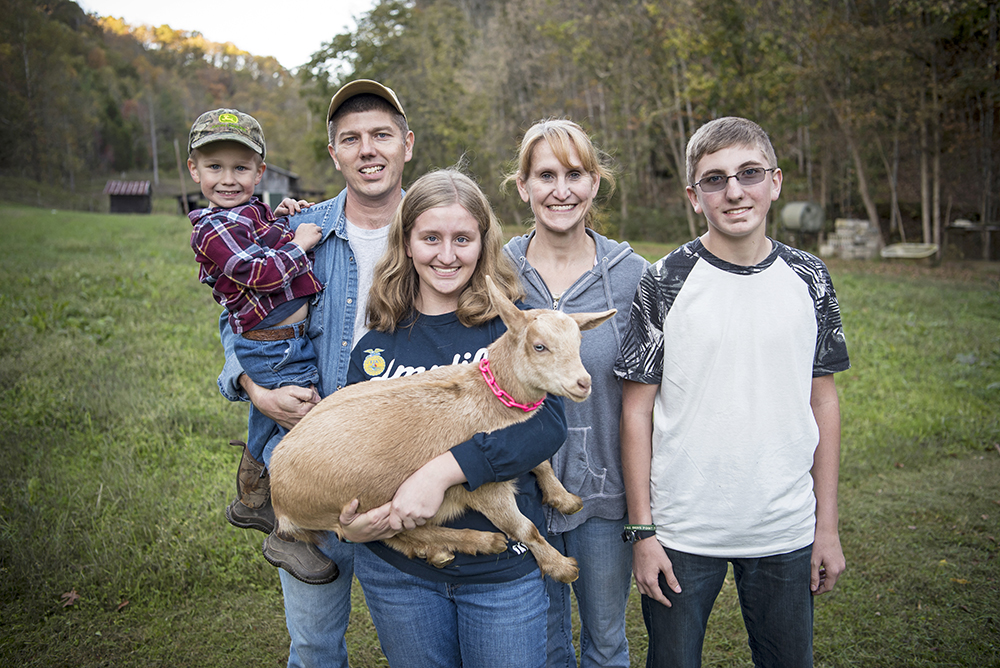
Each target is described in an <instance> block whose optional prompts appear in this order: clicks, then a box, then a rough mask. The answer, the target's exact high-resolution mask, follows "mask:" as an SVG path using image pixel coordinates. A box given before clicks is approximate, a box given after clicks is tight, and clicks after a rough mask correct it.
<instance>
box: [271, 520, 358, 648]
mask: <svg viewBox="0 0 1000 668" xmlns="http://www.w3.org/2000/svg"><path fill="white" fill-rule="evenodd" d="M320 548H321V549H322V550H323V553H324V554H326V556H328V557H330V558H331V559H333V560H334V561H335V562H336V563H337V568H339V569H340V576H339V577H338V578H337V579H336V580H334V581H333V582H331V583H329V584H325V585H311V584H306V583H305V582H302V581H300V580H296V579H295V578H294V577H292V576H291V575H289V574H288V572H287V571H285V570H284V569H279V570H278V572H279V573H280V575H281V591H282V594H284V597H285V624H287V626H288V635H289V636H290V637H291V646H290V647H289V652H288V668H347V643H346V642H345V641H344V634H345V633H346V632H347V622H348V619H349V617H350V614H351V581H352V580H353V579H354V578H353V575H354V551H355V546H354V545H352V544H349V543H341V542H339V541H338V540H337V537H336V536H335V535H334V534H332V533H328V534H326V540H325V542H324V543H323V544H321V545H320ZM357 551H358V552H367V551H368V550H366V549H365V548H363V547H359V548H357Z"/></svg>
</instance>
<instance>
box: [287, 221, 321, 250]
mask: <svg viewBox="0 0 1000 668" xmlns="http://www.w3.org/2000/svg"><path fill="white" fill-rule="evenodd" d="M322 238H323V230H322V229H320V226H319V225H316V224H315V223H302V224H301V225H299V226H298V227H296V228H295V238H294V239H292V241H293V242H294V243H296V244H298V246H299V247H300V248H302V250H304V251H307V250H309V249H311V248H312V247H313V246H315V245H316V244H318V243H319V240H320V239H322Z"/></svg>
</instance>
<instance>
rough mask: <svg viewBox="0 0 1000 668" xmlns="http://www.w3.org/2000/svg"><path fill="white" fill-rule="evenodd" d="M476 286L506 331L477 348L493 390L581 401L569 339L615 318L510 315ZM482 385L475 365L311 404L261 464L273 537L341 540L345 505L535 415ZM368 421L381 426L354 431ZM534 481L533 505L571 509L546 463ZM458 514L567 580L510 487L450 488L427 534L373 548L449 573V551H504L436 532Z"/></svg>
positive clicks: (528, 399)
mask: <svg viewBox="0 0 1000 668" xmlns="http://www.w3.org/2000/svg"><path fill="white" fill-rule="evenodd" d="M487 282H488V284H489V290H490V299H491V301H492V303H493V305H494V307H496V309H497V310H498V311H499V313H500V317H501V318H502V319H503V322H504V323H505V324H506V325H507V332H506V333H504V334H503V335H502V336H501V337H500V338H498V339H497V340H496V341H494V342H493V343H492V344H491V345H490V346H489V347H488V349H487V350H488V359H489V371H492V373H493V377H494V378H495V379H496V385H498V386H499V387H500V388H503V390H505V391H506V392H507V393H509V395H511V397H512V398H513V399H514V400H515V401H517V402H519V403H521V404H526V405H530V404H532V403H534V402H536V401H538V400H539V399H541V398H542V397H543V396H544V395H545V393H547V392H548V393H552V394H557V395H561V396H565V397H569V398H570V399H572V400H573V401H583V400H585V399H586V398H587V397H588V396H590V374H588V373H587V370H586V369H585V368H584V367H583V363H582V362H581V361H580V340H581V335H580V330H584V329H591V328H594V327H597V326H598V325H600V324H601V323H602V322H604V321H605V320H607V319H608V318H610V317H611V316H613V315H614V314H615V311H614V310H610V311H605V312H603V313H576V314H572V315H567V314H563V313H559V312H556V311H549V310H543V309H538V310H531V311H521V310H519V309H518V308H517V307H516V306H515V305H514V304H513V303H511V302H510V301H509V300H508V299H506V298H505V297H504V296H503V295H502V294H501V293H500V292H499V291H498V290H497V289H496V287H495V286H494V285H493V283H492V281H490V280H489V278H488V277H487ZM485 376H486V374H484V373H483V372H481V370H480V368H479V366H477V365H475V364H466V365H450V366H444V367H439V368H437V369H432V370H430V371H425V372H423V373H419V374H416V375H412V376H405V377H402V378H395V379H392V380H384V381H369V382H365V383H358V384H356V385H351V386H349V387H346V388H344V389H342V390H340V391H338V392H335V393H334V394H332V395H330V396H329V397H327V398H326V399H324V400H323V401H321V402H320V403H319V404H318V405H317V406H316V407H315V408H313V409H312V410H311V411H310V412H309V413H308V414H307V415H306V416H305V417H304V418H303V419H302V420H301V421H300V422H299V423H298V424H297V425H296V426H295V428H294V429H292V430H291V431H290V432H289V433H288V434H287V435H286V436H285V437H284V439H282V441H281V443H279V444H278V446H277V447H276V448H275V450H274V454H273V455H272V457H271V465H270V471H271V498H272V500H273V503H274V512H275V516H276V517H277V519H278V528H279V530H280V531H281V532H282V533H285V534H288V535H291V536H294V537H295V538H298V539H300V540H315V532H317V531H320V530H327V531H335V532H337V533H338V535H342V534H341V533H340V532H341V526H340V521H339V517H340V511H341V508H343V507H344V506H345V505H347V504H348V503H350V501H351V500H352V499H355V498H357V499H359V501H360V505H359V508H358V512H364V511H366V510H369V509H371V508H376V507H378V506H381V505H382V504H384V503H386V502H388V501H390V500H391V499H392V497H393V495H394V494H395V491H396V489H397V488H398V487H399V485H400V484H401V483H402V482H403V481H404V480H406V479H407V478H408V477H409V476H410V475H411V474H412V473H413V472H414V471H416V470H417V469H418V468H420V467H421V466H423V465H424V464H425V463H427V462H428V461H430V460H431V459H433V458H434V457H436V456H438V455H440V454H442V453H444V452H447V451H448V450H449V449H450V448H451V447H452V446H454V445H457V444H459V443H462V442H463V441H466V440H468V439H469V438H472V436H473V435H475V434H477V433H480V432H491V431H496V430H498V429H502V428H504V427H507V426H510V425H512V424H514V423H517V422H521V421H523V420H527V419H528V418H530V417H531V416H532V415H534V414H535V411H531V412H526V411H524V410H522V409H520V408H516V407H508V406H506V405H504V404H503V403H501V401H500V400H499V399H498V397H497V396H494V392H493V391H492V390H491V388H490V386H489V385H488V384H487V382H486V381H485V380H484V378H485ZM542 410H544V408H543V409H542ZM370 415H381V416H391V419H383V420H366V419H365V416H370ZM534 473H535V474H536V476H537V477H538V484H539V487H540V488H541V490H542V496H543V500H544V501H545V503H547V504H549V505H551V506H553V507H554V508H557V509H558V510H560V511H561V512H563V513H566V514H569V513H574V512H577V511H579V510H580V509H581V508H582V507H583V505H582V503H581V501H580V498H579V497H577V496H576V495H574V494H570V493H569V492H567V491H566V489H565V488H564V487H563V486H562V484H561V483H560V482H559V480H558V479H557V478H556V477H555V474H554V473H553V471H552V466H551V465H550V464H549V463H548V462H543V463H542V464H541V465H539V466H538V467H536V468H535V470H534ZM467 508H471V509H473V510H476V511H479V512H480V513H482V514H483V515H485V516H486V517H487V518H488V519H489V520H490V521H491V522H492V523H493V524H494V525H495V526H496V527H497V528H498V529H500V530H501V531H503V532H504V533H505V534H507V536H509V537H510V538H511V539H513V540H516V541H520V542H522V543H524V544H525V545H527V546H528V549H530V550H531V552H532V553H533V554H534V555H535V559H536V561H537V562H538V566H539V568H540V569H541V571H542V573H543V574H548V575H549V576H551V577H553V578H555V579H556V580H559V581H560V582H572V581H573V580H575V579H576V578H577V576H578V574H579V572H578V569H577V566H576V560H574V559H572V558H567V557H564V556H563V555H561V554H560V553H559V552H558V551H557V550H556V549H555V548H553V547H552V546H551V545H549V544H548V542H546V541H545V539H544V538H543V537H542V536H541V535H540V534H539V532H538V530H537V529H536V528H535V525H534V524H532V523H531V521H529V520H528V519H527V518H526V517H525V516H524V515H522V514H521V512H520V511H519V510H518V508H517V503H516V501H515V487H514V482H512V481H506V482H499V483H487V484H485V485H482V486H480V487H479V488H478V489H476V490H474V491H471V492H470V491H468V490H467V489H465V487H463V486H462V485H456V486H453V487H450V488H449V489H448V491H447V492H446V494H445V497H444V503H442V505H441V509H440V510H439V511H438V513H437V514H436V515H435V516H434V517H433V518H431V519H430V520H429V521H428V522H427V524H425V525H424V526H420V527H416V528H415V529H412V530H410V531H403V532H400V533H398V534H396V535H395V536H393V537H392V538H389V539H387V540H386V541H385V543H386V544H387V545H389V546H391V547H393V548H395V549H397V550H399V551H400V552H402V553H403V554H405V555H407V556H408V557H411V558H412V557H421V558H426V559H427V560H428V561H429V562H430V563H431V564H433V565H435V566H438V567H441V566H445V565H446V564H448V563H450V562H451V561H452V560H453V559H454V558H455V555H454V553H455V552H464V553H468V554H477V553H480V554H497V553H500V552H503V551H504V550H506V549H507V540H506V538H505V537H504V536H503V535H501V534H498V533H491V532H484V531H475V530H472V529H452V528H448V527H442V526H439V525H440V524H442V523H444V522H447V521H449V520H451V519H453V518H455V517H458V516H460V515H461V514H462V513H463V512H465V510H466V509H467Z"/></svg>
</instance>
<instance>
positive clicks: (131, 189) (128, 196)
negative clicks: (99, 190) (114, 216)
mask: <svg viewBox="0 0 1000 668" xmlns="http://www.w3.org/2000/svg"><path fill="white" fill-rule="evenodd" d="M104 194H105V195H108V196H110V198H111V206H110V211H111V213H152V211H153V189H152V187H151V186H150V185H149V181H108V182H107V184H106V185H105V186H104Z"/></svg>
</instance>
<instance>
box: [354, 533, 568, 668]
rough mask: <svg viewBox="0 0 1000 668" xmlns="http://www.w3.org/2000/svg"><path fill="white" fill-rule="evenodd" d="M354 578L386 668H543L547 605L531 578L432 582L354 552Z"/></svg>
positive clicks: (538, 582) (361, 550)
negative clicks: (462, 582) (388, 666)
mask: <svg viewBox="0 0 1000 668" xmlns="http://www.w3.org/2000/svg"><path fill="white" fill-rule="evenodd" d="M354 573H355V575H357V576H358V581H360V582H361V586H362V588H363V589H364V592H365V602H366V603H367V605H368V610H369V612H371V616H372V621H374V622H375V628H376V630H377V631H378V639H379V643H381V645H382V651H383V652H384V653H385V656H386V658H387V659H388V660H389V665H390V666H392V668H435V667H438V666H439V667H441V668H452V667H454V666H462V668H504V667H505V666H509V667H510V668H532V667H534V668H543V667H544V666H545V611H546V609H547V608H548V603H549V602H548V597H547V596H546V595H545V585H544V583H543V582H542V576H541V574H540V573H539V571H537V570H536V571H533V572H532V573H529V574H528V575H525V576H524V577H522V578H519V579H517V580H514V581H512V582H498V583H495V584H447V583H443V582H432V581H431V580H425V579H423V578H419V577H416V576H413V575H409V574H408V573H404V572H403V571H401V570H399V569H397V568H396V567H395V566H392V565H390V564H388V563H386V562H385V561H382V560H381V559H379V558H378V557H377V556H375V555H374V554H373V553H372V552H371V550H368V549H367V548H365V547H364V546H361V545H359V546H358V548H357V551H356V552H355V556H354ZM341 577H343V576H341Z"/></svg>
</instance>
